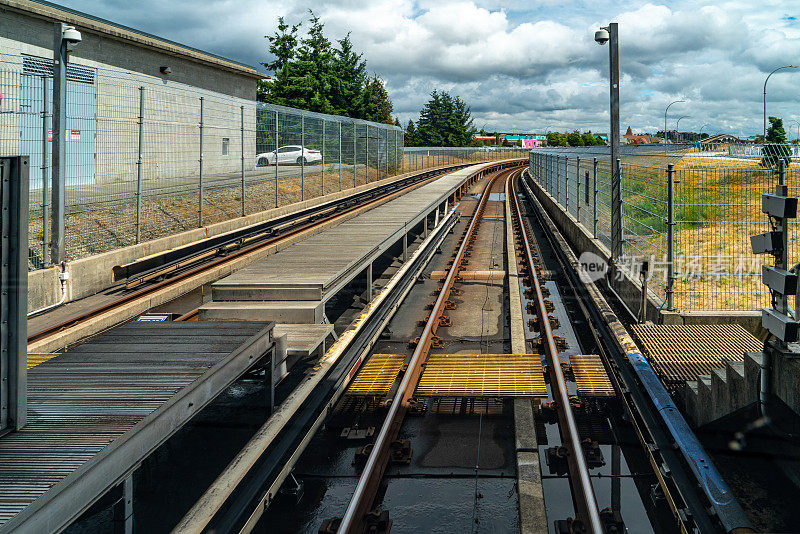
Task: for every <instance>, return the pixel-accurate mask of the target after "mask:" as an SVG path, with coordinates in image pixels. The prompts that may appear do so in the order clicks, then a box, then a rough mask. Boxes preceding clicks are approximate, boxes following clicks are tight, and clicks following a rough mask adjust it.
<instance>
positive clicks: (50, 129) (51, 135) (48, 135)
mask: <svg viewBox="0 0 800 534" xmlns="http://www.w3.org/2000/svg"><path fill="white" fill-rule="evenodd" d="M47 140H48V141H51V142H52V141H53V129H52V128H49V129H48V130H47Z"/></svg>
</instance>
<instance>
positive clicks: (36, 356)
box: [28, 352, 58, 369]
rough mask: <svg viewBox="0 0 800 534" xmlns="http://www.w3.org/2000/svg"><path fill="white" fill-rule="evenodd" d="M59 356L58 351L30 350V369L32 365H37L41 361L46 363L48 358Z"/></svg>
mask: <svg viewBox="0 0 800 534" xmlns="http://www.w3.org/2000/svg"><path fill="white" fill-rule="evenodd" d="M56 356H58V353H36V352H29V353H28V369H30V368H31V367H36V366H37V365H39V364H40V363H44V362H46V361H47V360H51V359H53V358H55V357H56Z"/></svg>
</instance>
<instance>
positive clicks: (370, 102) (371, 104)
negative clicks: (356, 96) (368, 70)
mask: <svg viewBox="0 0 800 534" xmlns="http://www.w3.org/2000/svg"><path fill="white" fill-rule="evenodd" d="M392 111H393V106H392V101H391V100H389V93H387V92H386V87H385V86H384V83H383V80H381V79H380V78H379V77H378V76H377V75H375V76H373V77H372V80H370V82H369V83H368V84H367V86H366V88H365V89H364V119H366V120H368V121H373V122H381V123H383V124H392Z"/></svg>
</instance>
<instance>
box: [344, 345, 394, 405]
mask: <svg viewBox="0 0 800 534" xmlns="http://www.w3.org/2000/svg"><path fill="white" fill-rule="evenodd" d="M405 360H406V355H405V354H373V355H372V356H370V358H369V360H367V363H365V364H364V365H363V366H362V367H361V369H360V370H359V371H358V375H356V378H355V380H353V382H352V384H350V387H349V388H348V390H347V393H348V394H349V395H372V396H381V397H382V396H384V395H388V394H389V390H390V389H391V387H392V384H394V381H395V379H396V378H397V375H399V374H400V370H401V369H402V368H403V364H404V363H405Z"/></svg>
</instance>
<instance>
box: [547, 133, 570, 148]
mask: <svg viewBox="0 0 800 534" xmlns="http://www.w3.org/2000/svg"><path fill="white" fill-rule="evenodd" d="M547 144H548V146H567V136H566V135H564V134H562V133H559V132H549V133H548V134H547Z"/></svg>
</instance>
